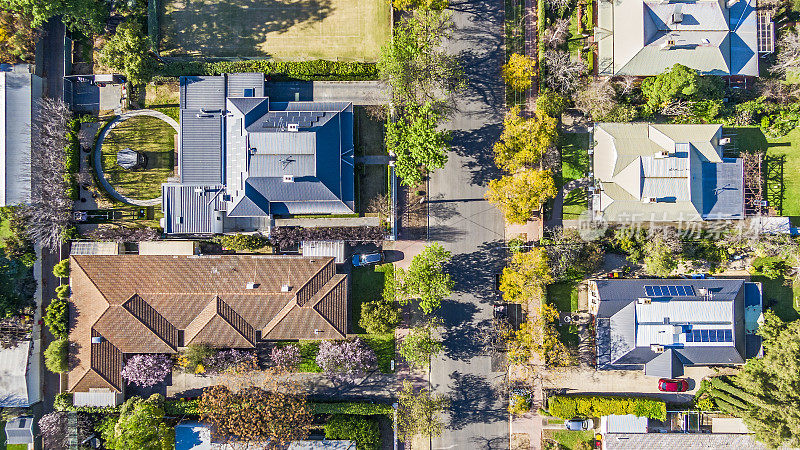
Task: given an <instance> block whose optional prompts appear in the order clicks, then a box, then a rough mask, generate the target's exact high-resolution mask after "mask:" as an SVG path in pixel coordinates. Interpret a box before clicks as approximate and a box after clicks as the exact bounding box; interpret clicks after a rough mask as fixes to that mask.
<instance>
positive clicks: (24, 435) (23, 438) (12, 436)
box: [5, 416, 33, 444]
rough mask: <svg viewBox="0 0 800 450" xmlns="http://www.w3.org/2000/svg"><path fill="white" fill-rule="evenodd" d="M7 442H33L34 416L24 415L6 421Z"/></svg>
mask: <svg viewBox="0 0 800 450" xmlns="http://www.w3.org/2000/svg"><path fill="white" fill-rule="evenodd" d="M5 431H6V444H32V443H33V417H31V416H22V417H16V418H14V419H11V420H9V421H8V422H6V429H5Z"/></svg>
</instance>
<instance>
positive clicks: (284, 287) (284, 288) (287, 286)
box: [281, 284, 292, 292]
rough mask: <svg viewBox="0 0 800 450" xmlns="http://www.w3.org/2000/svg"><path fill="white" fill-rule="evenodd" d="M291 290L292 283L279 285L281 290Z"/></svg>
mask: <svg viewBox="0 0 800 450" xmlns="http://www.w3.org/2000/svg"><path fill="white" fill-rule="evenodd" d="M291 290H292V285H290V284H284V285H283V286H281V292H289V291H291Z"/></svg>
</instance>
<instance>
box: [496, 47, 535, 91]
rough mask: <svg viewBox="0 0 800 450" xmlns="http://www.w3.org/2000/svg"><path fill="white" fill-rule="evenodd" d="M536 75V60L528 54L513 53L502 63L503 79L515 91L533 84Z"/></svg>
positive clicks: (522, 89)
mask: <svg viewBox="0 0 800 450" xmlns="http://www.w3.org/2000/svg"><path fill="white" fill-rule="evenodd" d="M534 75H536V60H535V59H533V58H531V57H530V56H525V55H520V54H518V53H514V54H512V55H511V57H510V58H508V62H507V63H505V64H504V65H503V79H504V80H506V84H508V85H509V86H511V89H514V90H515V91H520V92H521V91H524V90H526V89H528V88H529V87H531V84H533V76H534Z"/></svg>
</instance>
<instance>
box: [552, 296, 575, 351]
mask: <svg viewBox="0 0 800 450" xmlns="http://www.w3.org/2000/svg"><path fill="white" fill-rule="evenodd" d="M579 284H580V283H579V282H577V281H561V282H558V283H553V284H551V285H549V286H547V303H548V304H550V305H553V306H555V308H556V309H557V310H558V311H559V312H575V311H577V310H578V285H579ZM556 328H557V329H558V334H559V335H560V336H561V342H563V343H564V344H565V345H566V346H568V347H577V346H578V343H579V342H580V337H579V336H578V329H577V328H576V327H575V325H556Z"/></svg>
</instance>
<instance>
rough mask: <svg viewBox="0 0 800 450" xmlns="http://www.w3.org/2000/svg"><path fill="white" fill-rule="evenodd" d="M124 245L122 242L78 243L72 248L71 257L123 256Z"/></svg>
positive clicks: (73, 244)
mask: <svg viewBox="0 0 800 450" xmlns="http://www.w3.org/2000/svg"><path fill="white" fill-rule="evenodd" d="M124 247H125V246H124V245H123V244H122V243H121V242H94V241H77V242H73V243H72V245H71V246H70V250H69V254H70V255H121V254H123V253H125V252H124V251H123V249H124Z"/></svg>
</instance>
